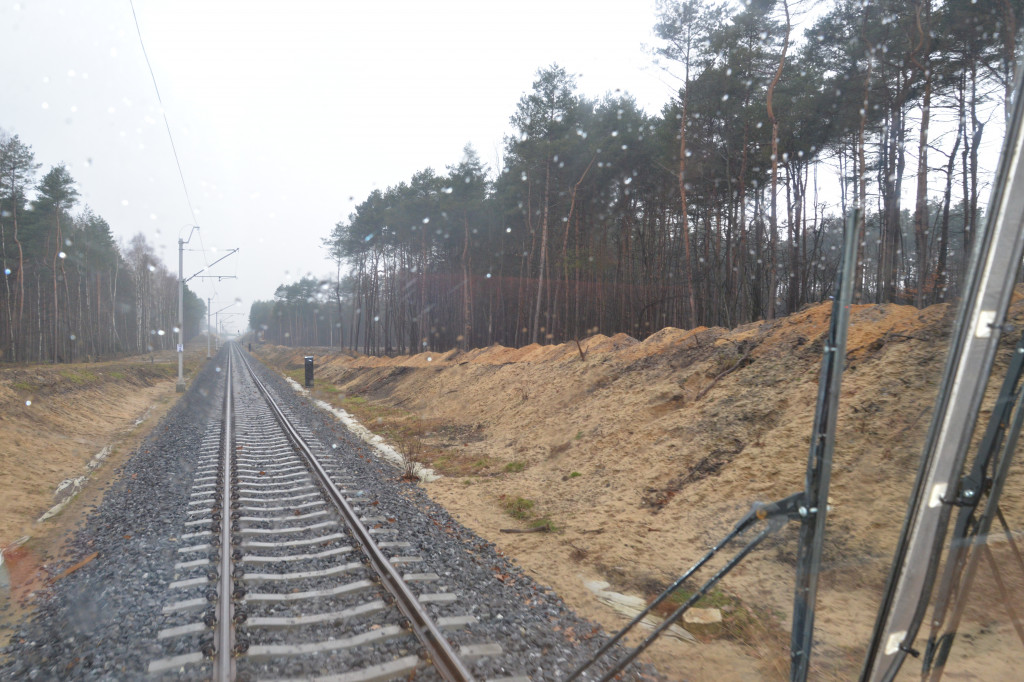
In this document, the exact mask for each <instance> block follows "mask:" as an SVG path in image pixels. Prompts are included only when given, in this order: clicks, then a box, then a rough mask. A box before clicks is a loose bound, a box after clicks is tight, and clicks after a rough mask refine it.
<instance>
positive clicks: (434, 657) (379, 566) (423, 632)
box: [231, 344, 473, 682]
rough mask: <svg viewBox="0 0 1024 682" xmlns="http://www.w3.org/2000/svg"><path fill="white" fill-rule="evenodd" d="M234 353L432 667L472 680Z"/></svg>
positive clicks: (453, 681) (456, 681)
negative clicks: (354, 541)
mask: <svg viewBox="0 0 1024 682" xmlns="http://www.w3.org/2000/svg"><path fill="white" fill-rule="evenodd" d="M231 350H232V352H239V357H241V359H242V364H243V365H244V366H245V368H246V369H247V370H248V371H249V375H250V376H251V377H252V379H253V381H254V382H255V384H256V387H257V388H258V389H259V390H260V392H261V393H262V394H263V397H264V398H265V399H266V401H267V404H268V405H269V406H270V409H271V411H272V412H273V413H274V416H275V417H276V418H277V421H278V422H279V423H280V424H281V427H282V428H283V429H284V431H285V433H286V434H287V436H288V438H289V440H291V441H292V443H293V444H294V445H295V447H296V448H297V449H298V450H299V451H300V452H301V453H302V456H303V457H304V458H305V460H306V462H307V463H308V464H309V467H310V470H311V471H312V472H313V473H314V474H315V476H316V477H317V479H319V482H320V484H321V486H322V488H323V490H324V492H325V493H326V495H327V497H329V498H330V500H331V502H333V503H334V505H335V506H336V507H337V508H338V510H339V511H340V512H341V514H342V517H343V518H344V520H345V523H346V524H347V525H348V526H349V529H350V530H351V531H352V533H353V535H354V536H355V538H356V541H357V542H358V543H359V544H360V545H361V547H362V549H363V551H364V553H365V554H366V556H367V557H368V558H369V560H370V566H371V567H372V568H373V570H374V572H375V573H376V574H377V576H378V577H379V578H380V581H381V585H383V587H384V588H385V589H386V590H387V591H388V592H390V593H391V594H392V595H393V596H394V598H395V604H396V605H397V606H398V608H399V610H400V611H401V612H402V615H403V616H405V618H406V619H407V620H408V621H409V627H410V629H411V630H412V632H413V634H414V635H416V638H417V639H419V641H420V643H422V644H423V646H424V647H425V648H426V650H427V653H428V655H429V657H430V661H431V663H432V664H433V666H434V667H435V668H436V669H437V671H438V673H439V674H440V675H441V677H443V678H444V679H445V680H448V681H449V682H466V681H468V680H472V679H473V676H472V674H471V673H470V672H469V670H468V669H467V668H466V667H465V665H464V664H463V663H462V661H461V660H459V657H458V656H457V655H456V654H455V651H454V650H453V649H452V647H451V644H449V643H448V640H447V639H445V637H444V635H443V634H441V630H440V629H439V628H438V627H437V624H436V623H434V621H433V620H432V619H431V618H430V616H429V614H427V612H426V611H425V610H424V609H423V607H422V606H421V605H420V603H419V601H418V600H417V599H416V596H415V595H414V594H413V593H412V591H411V590H410V589H409V586H408V585H406V583H405V581H404V580H402V576H401V575H399V573H398V571H397V570H395V567H394V566H392V565H391V562H390V561H388V559H387V557H386V556H384V553H383V552H382V551H381V550H380V548H379V547H378V546H377V543H375V542H374V541H373V538H372V537H371V536H370V532H369V530H367V528H366V526H364V525H363V523H362V521H360V520H359V515H358V514H356V511H355V510H354V509H353V508H352V506H351V505H350V504H349V503H348V501H347V500H345V498H344V496H343V495H342V494H341V491H339V490H338V488H337V486H335V485H334V482H333V481H331V478H330V476H329V475H328V474H327V472H326V471H325V470H324V468H323V466H322V465H321V464H320V462H319V460H318V459H317V458H316V455H314V454H313V451H312V450H310V448H309V446H308V445H307V444H306V442H305V440H303V438H302V436H300V435H299V433H298V431H296V430H295V427H294V426H292V424H291V422H290V421H288V418H287V417H285V415H284V412H282V411H281V408H280V407H278V405H277V403H276V402H275V401H274V399H273V397H271V395H270V391H269V390H268V389H267V387H266V386H265V385H264V384H263V382H262V381H260V379H259V377H257V376H256V373H255V372H254V371H253V369H252V367H251V366H250V365H249V362H248V360H246V359H245V356H243V355H241V353H240V351H238V349H237V348H235V347H234V344H232V348H231Z"/></svg>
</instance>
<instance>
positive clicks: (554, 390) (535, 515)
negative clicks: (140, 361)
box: [257, 295, 1024, 681]
mask: <svg viewBox="0 0 1024 682" xmlns="http://www.w3.org/2000/svg"><path fill="white" fill-rule="evenodd" d="M829 313H830V305H828V304H821V305H816V306H813V307H809V308H807V309H805V310H803V311H801V312H799V313H797V314H795V315H792V316H790V317H788V318H785V319H782V320H777V321H775V322H772V323H755V324H749V325H745V326H743V327H740V328H738V329H735V330H731V331H728V330H724V329H717V328H715V329H706V328H700V329H695V330H679V329H672V328H668V329H664V330H662V331H660V332H658V333H656V334H654V335H653V336H651V337H650V338H648V339H646V340H645V341H644V342H642V343H639V342H637V341H636V340H635V339H632V338H630V337H628V336H626V335H623V334H619V335H616V336H614V337H611V338H609V337H606V336H603V335H597V336H594V337H591V338H589V339H587V340H585V341H582V342H581V344H580V348H577V346H576V344H575V343H573V344H564V345H557V346H539V345H532V346H527V347H525V348H520V349H512V348H504V347H500V346H495V347H491V348H484V349H476V350H472V351H469V352H459V351H451V352H448V353H444V354H438V353H423V354H420V355H415V356H411V357H399V358H393V359H389V358H373V357H351V356H349V355H345V354H341V353H333V354H332V353H330V352H329V351H327V350H326V349H301V350H295V349H286V348H276V347H262V348H259V349H257V351H258V353H259V354H260V356H261V357H262V358H263V359H264V360H265V361H266V362H268V363H269V364H271V365H274V366H277V367H279V368H282V369H284V370H285V371H288V372H290V373H291V374H292V375H293V376H294V377H296V378H298V377H299V374H300V372H298V371H297V368H300V367H301V366H302V356H303V355H305V354H313V355H315V356H316V365H317V367H316V378H317V386H318V387H319V388H318V393H319V395H320V396H321V397H326V398H330V399H331V400H332V402H334V403H336V404H338V405H340V406H342V407H346V408H347V409H350V410H351V411H354V412H356V413H357V414H361V416H362V417H363V419H364V421H368V422H369V423H368V424H367V425H368V426H370V427H371V428H374V427H375V426H377V427H381V428H383V429H385V430H386V431H388V432H390V433H392V434H398V435H397V436H396V437H399V438H400V439H404V438H405V436H403V435H402V434H409V433H413V434H415V435H417V436H418V438H419V441H420V442H421V444H419V445H416V446H409V445H408V443H406V442H404V441H403V442H402V443H399V445H400V446H402V447H404V448H406V449H407V451H409V452H410V453H415V454H416V456H417V457H419V458H420V459H425V460H426V461H429V462H433V463H434V464H436V465H438V466H439V467H440V468H441V470H442V472H447V473H448V475H447V476H445V477H444V478H442V479H440V480H438V481H436V482H432V483H429V484H426V486H427V490H428V491H429V493H430V494H431V495H432V496H433V497H434V498H435V499H436V500H438V501H439V502H441V503H443V504H444V505H445V506H447V507H448V508H449V509H450V510H452V511H453V512H454V513H456V514H457V515H458V516H459V517H460V518H461V520H462V521H463V522H464V523H466V524H467V525H469V526H470V527H472V528H474V529H475V530H476V531H477V532H478V533H480V534H481V535H482V536H484V537H485V538H487V539H489V540H491V541H493V542H495V543H496V544H498V545H499V547H500V548H501V549H502V550H503V551H505V552H506V553H507V554H509V555H512V556H514V557H515V558H516V559H517V560H518V561H519V562H520V563H521V564H522V565H523V566H524V567H525V568H526V569H527V570H529V571H530V572H531V573H532V574H533V575H534V576H535V577H536V578H537V579H538V580H540V581H541V582H543V583H546V584H549V585H551V586H552V587H554V588H555V589H556V590H557V591H558V592H559V593H560V594H561V595H562V596H563V597H564V598H565V599H566V600H567V601H568V602H569V603H570V604H572V605H573V606H574V608H576V609H577V610H578V611H579V612H581V613H583V614H584V615H586V616H588V617H591V618H593V619H595V620H598V621H600V622H602V623H603V624H604V625H605V627H606V628H609V629H617V628H618V627H620V626H621V625H622V624H623V623H624V619H623V617H622V616H620V615H618V614H616V613H615V612H613V611H612V610H611V609H609V608H608V607H607V606H605V605H603V604H601V603H599V602H598V601H597V600H596V599H595V598H594V595H593V594H592V593H591V592H590V591H589V590H588V589H587V588H586V587H585V586H584V581H586V580H604V581H607V582H609V583H610V584H611V588H610V589H612V590H616V591H620V592H626V593H630V594H639V595H643V596H647V597H649V596H652V595H654V594H656V593H657V592H658V591H659V589H660V587H661V586H663V585H665V584H666V583H668V582H669V581H671V580H672V579H673V578H675V577H676V576H677V575H679V574H681V573H682V572H683V570H685V568H686V567H688V566H689V565H690V564H692V563H693V562H694V561H695V560H696V559H698V558H699V557H701V556H702V555H703V554H704V553H705V552H706V551H707V550H708V549H709V548H710V547H711V546H712V545H713V544H714V543H715V542H716V541H717V540H718V539H719V538H721V537H722V536H723V535H724V534H725V533H726V532H728V531H729V529H730V528H731V527H732V525H733V524H734V523H735V521H736V520H738V519H739V518H740V517H741V516H742V515H743V514H744V513H745V512H746V511H747V510H748V509H749V508H750V504H751V503H752V502H754V501H771V500H774V499H778V498H781V497H784V496H786V495H788V494H790V493H793V492H796V491H798V490H800V489H802V487H803V478H804V472H805V468H806V462H807V453H808V447H809V437H810V432H811V422H812V418H813V412H814V403H815V398H816V395H817V381H818V369H819V366H820V363H821V351H822V343H823V340H824V337H825V334H826V332H827V325H828V319H829ZM951 315H952V312H951V311H950V310H949V309H948V306H945V305H940V306H934V307H931V308H928V309H925V310H917V309H915V308H913V307H909V306H897V305H884V306H876V305H862V306H855V309H854V310H853V313H852V327H851V330H850V335H849V342H848V356H847V372H846V375H845V377H844V384H843V398H842V406H841V409H840V413H839V432H838V438H837V443H838V444H837V448H836V461H835V468H834V478H833V486H832V495H831V499H832V504H833V513H832V514H831V515H830V517H829V531H830V535H829V539H828V542H827V546H826V551H825V561H826V572H825V574H824V575H823V577H822V591H821V595H820V597H819V605H820V608H819V612H818V620H817V625H818V632H817V637H818V640H819V641H818V642H817V644H816V650H815V656H816V657H815V660H814V671H815V672H814V675H813V677H814V678H815V679H849V678H850V677H851V676H853V675H854V674H855V670H856V669H857V667H858V666H859V664H860V661H861V658H862V656H863V651H864V647H865V644H866V638H867V635H868V633H869V631H870V627H871V625H872V622H873V619H874V616H875V610H876V608H877V595H878V593H879V592H880V591H881V589H882V587H883V584H884V580H885V576H886V570H887V565H888V562H889V560H890V558H891V554H892V549H893V546H894V543H895V540H896V536H897V535H898V532H899V525H900V523H901V521H902V517H903V514H904V511H905V508H906V498H907V494H908V492H909V489H910V486H911V483H912V481H913V477H914V474H915V471H916V467H917V459H918V457H919V454H920V448H921V444H922V442H923V438H924V435H925V432H926V430H927V427H928V423H929V419H930V413H931V406H932V402H933V401H934V397H935V391H936V386H937V383H938V381H939V379H940V378H941V372H942V364H943V361H944V358H945V353H946V343H947V340H948V339H947V334H948V327H949V325H950V322H951ZM1022 317H1024V304H1022V302H1021V297H1020V296H1019V295H1018V296H1017V297H1015V302H1014V306H1013V309H1012V310H1011V318H1012V319H1016V320H1019V319H1021V318H1022ZM1011 347H1012V339H1007V340H1006V343H1004V346H1003V352H1002V353H1001V356H1000V359H999V364H1000V366H1005V359H1006V358H1005V356H1006V355H1007V354H1008V352H1009V351H1010V349H1011ZM997 371H998V369H997ZM403 423H404V424H406V425H407V426H408V428H406V427H402V428H393V427H395V426H396V424H397V425H399V426H400V425H401V424H403ZM415 425H418V428H413V427H414V426H415ZM423 444H425V445H423ZM1004 499H1005V501H1006V502H1005V504H1004V508H1005V509H1008V510H1018V511H1024V509H1022V507H1024V501H1022V490H1021V486H1020V482H1019V477H1018V478H1016V479H1015V481H1014V482H1013V483H1012V484H1011V486H1010V487H1009V489H1008V490H1007V492H1006V494H1005V498H1004ZM517 500H519V501H520V502H519V503H516V502H515V501H517ZM510 509H511V510H512V511H513V513H514V514H515V515H516V516H518V517H519V518H514V517H513V515H510V512H509V510H510ZM1008 513H1010V512H1009V511H1008ZM1017 518H1018V519H1019V518H1020V516H1019V515H1018V516H1017ZM531 522H532V523H533V525H548V526H552V525H553V526H554V527H555V528H556V529H557V530H556V532H553V533H529V534H523V533H503V532H501V531H502V530H503V529H526V528H528V527H529V525H530V523H531ZM795 547H796V543H795V524H790V527H788V528H787V529H786V530H784V531H783V532H782V533H780V534H779V536H777V537H776V538H773V539H772V540H770V541H769V543H768V547H767V549H766V550H765V551H760V552H758V553H756V554H755V555H754V557H753V558H752V559H751V560H750V561H749V562H747V563H745V564H744V565H743V566H741V567H740V568H739V569H738V570H737V571H735V572H734V573H733V574H732V575H731V576H730V577H728V578H727V579H726V580H725V582H724V583H723V589H722V590H721V591H720V592H719V593H717V594H716V597H715V600H714V603H715V604H716V605H718V606H721V607H722V609H723V611H724V615H725V626H724V628H719V629H717V630H709V631H707V632H705V633H703V634H701V639H702V640H703V643H701V644H697V645H694V644H685V643H682V642H678V641H667V642H665V643H662V644H659V645H658V646H656V647H655V648H654V650H653V652H652V654H651V659H650V660H652V661H653V662H655V663H656V664H657V665H658V666H659V667H660V669H661V670H662V671H663V672H665V673H666V674H667V675H668V676H669V677H671V678H673V679H693V680H711V679H714V680H717V681H721V680H730V679H736V680H740V679H757V678H767V679H782V678H784V677H786V676H787V675H788V672H787V671H788V634H787V633H788V629H789V623H788V618H789V613H790V609H791V604H792V580H793V558H794V555H795ZM987 580H989V579H988V578H982V583H985V581H987ZM983 586H984V585H983ZM1014 587H1016V588H1018V589H1017V594H1020V593H1021V592H1020V588H1021V583H1020V580H1019V579H1016V578H1015V579H1014V580H1012V581H1011V594H1012V593H1013V591H1012V589H1013V588H1014ZM981 611H982V613H983V614H984V613H989V612H991V610H988V611H986V609H984V608H983V609H981ZM986 618H988V616H986ZM969 628H974V629H975V630H976V631H978V632H984V631H985V629H986V628H988V632H994V633H995V635H994V636H998V637H1003V636H1004V635H1005V634H1006V632H1011V633H1012V630H1010V629H1009V628H1010V626H1009V624H1008V621H1007V619H1006V617H1005V616H1002V614H998V616H992V617H991V618H989V619H988V620H985V618H982V619H981V620H979V622H977V623H973V624H972V625H970V626H969V627H968V629H969ZM1011 637H1012V635H1011ZM986 646H987V645H983V644H982V643H981V642H980V640H979V641H976V642H975V644H974V649H973V650H971V649H968V650H965V653H964V655H967V656H969V657H973V656H974V654H975V653H978V652H980V651H982V650H983V649H985V647H986ZM1020 649H1021V647H1020V646H1019V644H1018V646H1017V651H1016V652H1015V654H1014V655H1015V656H1016V659H1013V658H1010V659H1009V662H1006V663H1005V665H1007V666H1011V665H1012V664H1014V660H1016V664H1020V662H1021V651H1020ZM975 658H976V657H974V658H971V659H970V660H969V661H967V662H966V663H964V665H966V666H967V668H966V670H967V671H968V672H967V673H965V674H971V673H970V669H971V666H972V665H975V663H976V661H975ZM1001 658H1006V657H1001ZM985 665H988V664H987V663H986V664H985ZM910 667H913V666H908V668H910ZM1000 670H1001V669H1000V668H991V667H989V668H986V669H985V672H984V673H983V674H982V675H983V678H986V679H1001V672H1000ZM1002 670H1004V671H1005V672H1006V674H1007V675H1008V677H1007V678H1006V679H1012V676H1013V673H1012V672H1010V671H1012V670H1013V668H1012V667H1007V668H1004V669H1002ZM968 679H970V677H968Z"/></svg>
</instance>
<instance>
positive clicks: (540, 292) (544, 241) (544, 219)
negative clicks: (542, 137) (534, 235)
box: [530, 159, 551, 343]
mask: <svg viewBox="0 0 1024 682" xmlns="http://www.w3.org/2000/svg"><path fill="white" fill-rule="evenodd" d="M550 191H551V159H548V160H547V163H546V164H545V166H544V208H543V209H542V210H541V223H540V266H539V268H538V271H537V305H536V306H535V307H534V309H533V329H532V330H531V332H530V333H531V337H530V338H531V341H530V343H537V337H538V333H539V331H540V303H541V299H542V298H543V296H544V271H545V268H547V257H548V209H549V208H550Z"/></svg>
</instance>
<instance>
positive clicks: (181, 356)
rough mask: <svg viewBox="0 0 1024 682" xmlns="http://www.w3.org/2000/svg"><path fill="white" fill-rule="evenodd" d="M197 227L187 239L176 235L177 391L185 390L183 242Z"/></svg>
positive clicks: (195, 226)
mask: <svg viewBox="0 0 1024 682" xmlns="http://www.w3.org/2000/svg"><path fill="white" fill-rule="evenodd" d="M198 229H199V226H198V225H193V226H192V229H191V230H189V233H188V239H182V238H181V237H178V383H177V384H176V386H175V390H176V391H177V392H178V393H184V392H185V244H188V243H189V242H190V241H192V233H193V232H195V231H196V230H198ZM190 279H191V278H190Z"/></svg>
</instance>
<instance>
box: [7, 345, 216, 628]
mask: <svg viewBox="0 0 1024 682" xmlns="http://www.w3.org/2000/svg"><path fill="white" fill-rule="evenodd" d="M199 345H200V344H198V343H197V344H196V345H195V346H193V345H192V344H190V345H189V346H188V348H187V350H186V353H185V356H186V378H187V377H188V376H190V375H192V374H194V371H195V369H196V368H197V367H198V366H199V365H200V364H201V363H202V362H204V361H205V360H206V346H205V341H203V342H202V344H201V345H202V348H200V347H199ZM177 370H178V366H177V355H176V354H175V353H174V352H172V351H163V352H158V353H154V354H151V355H145V356H138V357H131V358H125V359H121V360H112V361H108V362H92V363H74V364H62V365H5V366H2V368H0V443H2V444H3V446H2V447H0V550H2V551H3V554H4V561H3V565H2V567H0V648H2V647H3V646H6V644H7V637H8V636H9V633H10V632H11V628H12V626H13V624H14V623H16V622H17V621H18V620H19V619H20V618H22V617H23V616H24V615H25V614H26V613H27V612H28V611H29V610H30V609H31V608H32V593H33V590H35V589H37V588H38V587H39V586H41V585H42V584H43V582H45V581H46V580H48V579H50V577H51V576H50V573H49V571H48V566H50V565H54V564H56V563H57V562H59V561H60V560H61V559H62V552H63V545H64V540H65V539H66V538H67V537H68V535H69V534H70V533H71V532H72V531H73V530H74V529H75V528H76V527H78V526H79V525H80V524H81V523H82V522H83V521H84V518H85V515H86V514H87V513H88V511H89V510H90V509H91V508H93V507H94V506H95V505H97V504H98V503H99V502H100V500H101V499H102V496H103V492H104V489H105V488H106V486H107V485H108V484H109V483H110V482H111V481H112V480H113V478H114V476H115V475H116V473H117V469H118V468H119V467H120V465H121V464H123V463H124V462H125V461H126V460H127V458H128V457H130V456H131V455H132V453H134V452H135V450H136V448H137V447H138V446H139V444H140V443H141V442H142V440H143V438H145V436H146V435H147V434H148V433H149V432H150V430H151V429H152V428H153V427H154V426H156V424H157V423H158V422H159V421H160V418H161V417H162V416H163V414H164V413H165V412H166V411H167V410H168V409H170V407H171V406H172V405H174V403H175V400H176V396H177V395H178V394H177V393H176V392H175V383H176V379H177ZM75 479H79V480H78V481H77V482H76V481H75ZM75 483H77V485H75ZM62 484H64V485H65V487H64V488H63V489H62V490H61V491H60V492H58V487H60V486H61V485H62ZM76 489H77V494H75V495H74V496H73V497H72V495H71V493H72V492H73V491H75V490H76ZM65 500H66V505H65V506H64V507H63V508H60V509H57V508H56V505H58V504H59V503H61V502H63V501H65ZM44 515H48V518H47V519H46V520H45V521H40V518H41V517H43V516H44ZM7 583H9V584H7Z"/></svg>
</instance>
